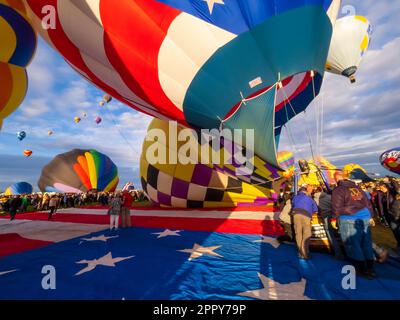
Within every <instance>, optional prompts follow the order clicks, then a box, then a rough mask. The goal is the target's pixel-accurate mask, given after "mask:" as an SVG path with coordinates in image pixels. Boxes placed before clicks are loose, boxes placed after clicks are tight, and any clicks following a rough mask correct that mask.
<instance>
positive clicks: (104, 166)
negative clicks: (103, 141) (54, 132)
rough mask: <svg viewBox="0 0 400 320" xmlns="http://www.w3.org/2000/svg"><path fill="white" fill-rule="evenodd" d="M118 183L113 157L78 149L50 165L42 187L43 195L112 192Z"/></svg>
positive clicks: (46, 168) (44, 174) (43, 171)
mask: <svg viewBox="0 0 400 320" xmlns="http://www.w3.org/2000/svg"><path fill="white" fill-rule="evenodd" d="M118 182H119V178H118V168H117V166H116V165H115V164H114V162H112V160H111V159H110V158H109V157H107V156H106V155H104V154H102V153H100V152H98V151H96V150H80V149H75V150H72V151H70V152H67V153H64V154H59V155H58V156H56V157H55V158H54V159H53V160H52V161H51V162H50V163H49V164H48V165H46V166H45V167H44V168H43V170H42V174H41V177H40V179H39V182H38V186H39V188H40V190H41V191H42V192H74V193H80V192H87V191H90V190H94V189H95V190H98V191H106V192H108V191H110V192H112V191H114V190H115V189H116V187H117V185H118Z"/></svg>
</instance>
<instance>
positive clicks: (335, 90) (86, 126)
mask: <svg viewBox="0 0 400 320" xmlns="http://www.w3.org/2000/svg"><path fill="white" fill-rule="evenodd" d="M347 5H353V7H354V9H355V12H356V13H357V14H359V15H364V16H367V17H368V18H369V20H370V21H371V23H372V25H373V30H374V33H373V41H372V45H371V47H370V50H369V52H368V53H367V55H366V56H365V58H364V61H363V63H362V65H361V70H359V72H358V82H357V83H356V84H354V85H350V83H349V81H348V80H347V79H345V78H342V77H337V76H331V75H327V76H326V77H325V80H324V84H323V88H322V93H321V95H320V97H319V98H317V99H316V101H315V102H314V103H313V104H312V105H311V106H310V107H309V108H308V111H307V114H306V115H304V114H302V115H299V116H297V118H295V119H294V120H292V121H291V122H290V125H289V128H290V131H291V135H292V137H293V140H294V141H291V140H292V139H290V135H289V133H288V131H287V130H286V131H284V132H283V134H282V141H281V145H280V150H292V151H294V153H295V155H296V157H297V158H305V157H310V156H311V148H310V143H309V142H308V138H307V135H306V134H305V132H306V131H307V130H308V131H309V132H310V135H311V138H312V145H313V148H314V151H315V152H316V153H319V154H321V155H323V156H325V157H327V158H328V159H329V160H330V161H331V162H332V163H333V164H335V165H337V166H339V167H340V166H343V165H344V164H346V163H349V162H357V163H360V164H361V165H363V166H364V167H365V168H366V169H367V170H368V171H369V172H371V173H380V174H381V175H386V174H387V173H388V172H387V171H386V170H385V169H383V168H382V167H381V166H380V165H379V161H378V157H379V155H380V154H381V153H382V152H383V151H385V150H387V149H390V148H393V147H397V146H399V145H400V86H399V85H400V65H399V64H398V59H399V58H398V57H399V54H400V24H399V23H398V17H399V16H400V1H392V0H380V1H376V0H364V1H355V0H353V1H347V0H345V1H344V6H347ZM345 8H346V7H345ZM28 72H29V79H30V88H29V92H28V96H27V98H26V100H25V102H24V103H23V105H22V106H21V107H20V108H19V109H18V111H17V112H15V113H14V114H13V115H12V116H10V117H9V118H7V120H6V121H5V123H4V126H3V130H2V131H1V133H0V190H2V189H4V188H6V187H7V186H8V185H10V184H12V183H15V182H17V181H22V180H23V181H27V182H30V183H31V184H33V185H34V186H35V187H36V183H37V180H38V178H39V176H40V172H41V168H42V167H43V166H44V165H45V164H46V163H48V162H49V161H50V160H51V159H52V158H53V157H54V156H55V155H57V154H59V153H63V152H66V151H69V150H71V149H73V148H83V149H85V148H94V149H97V150H99V151H100V152H103V153H105V154H107V155H109V156H110V157H111V158H112V159H113V161H114V162H115V163H116V164H117V165H118V167H119V171H120V177H121V184H123V183H125V182H127V181H133V182H135V183H137V184H138V181H139V168H138V167H139V163H138V162H139V161H138V160H139V156H140V152H141V145H142V141H143V138H144V135H145V132H146V128H147V126H148V124H149V123H150V121H151V118H150V117H148V116H145V115H143V114H140V113H138V112H136V111H134V110H132V109H130V108H128V107H126V106H124V105H123V104H121V103H119V102H117V101H113V102H112V103H111V104H110V105H108V106H107V107H103V108H101V107H99V105H98V103H99V101H101V98H102V96H103V93H102V92H101V91H99V90H97V89H96V88H95V87H93V86H91V85H90V84H89V83H87V82H86V81H85V80H83V79H81V78H80V77H79V76H78V75H77V74H75V72H74V71H73V70H72V69H71V68H70V67H69V66H68V65H67V64H66V63H65V62H64V61H63V60H62V58H60V57H59V56H58V55H57V54H56V53H55V52H54V51H53V50H52V49H51V48H50V47H48V46H47V44H45V43H44V42H43V41H40V43H39V47H38V51H37V55H36V57H35V60H34V62H33V63H32V64H31V66H30V67H29V69H28ZM320 110H323V116H324V117H323V134H322V135H321V136H322V140H321V139H319V140H321V141H320V143H318V141H317V136H318V135H317V124H318V123H320V122H319V121H317V120H316V119H317V118H318V116H319V115H320ZM84 113H86V114H87V116H86V117H84V116H83V115H84ZM75 116H79V117H81V118H82V121H81V122H80V123H79V124H75V123H74V117H75ZM96 116H101V117H102V118H103V122H102V123H101V124H100V125H97V124H96V123H95V122H94V119H95V118H96ZM21 130H24V131H26V132H27V133H28V136H27V138H26V139H25V140H24V141H22V142H19V141H18V140H17V139H16V132H18V131H21ZM49 130H52V131H53V132H54V135H53V136H51V137H49V136H48V135H47V132H48V131H49ZM24 149H31V150H33V152H34V154H33V156H32V157H31V158H25V157H24V156H23V150H24Z"/></svg>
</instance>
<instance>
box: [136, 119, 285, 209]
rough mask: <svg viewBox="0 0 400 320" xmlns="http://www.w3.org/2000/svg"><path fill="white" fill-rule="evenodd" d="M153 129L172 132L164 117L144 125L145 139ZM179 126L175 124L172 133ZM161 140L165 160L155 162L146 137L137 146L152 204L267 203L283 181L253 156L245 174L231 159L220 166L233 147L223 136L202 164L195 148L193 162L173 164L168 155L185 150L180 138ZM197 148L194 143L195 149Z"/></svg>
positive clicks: (143, 177) (193, 206)
mask: <svg viewBox="0 0 400 320" xmlns="http://www.w3.org/2000/svg"><path fill="white" fill-rule="evenodd" d="M154 129H156V130H160V131H161V132H164V133H165V136H166V137H170V135H169V134H172V133H171V130H170V128H169V123H168V122H167V121H163V120H159V119H154V120H153V121H152V122H151V124H150V125H149V128H148V135H149V136H148V137H150V133H151V132H152V131H153V130H154ZM182 129H183V127H178V128H177V132H176V135H177V136H179V135H180V133H181V132H182ZM158 132H159V131H158ZM192 137H194V136H192ZM193 139H197V138H196V137H194V138H193ZM162 140H163V139H162ZM162 140H160V141H159V143H161V146H162V147H164V146H165V148H166V149H165V150H167V152H166V157H167V159H166V161H160V162H158V163H157V162H154V161H152V160H151V153H152V148H153V146H154V145H153V142H152V141H151V139H149V138H146V140H145V142H144V144H143V150H142V156H141V160H140V173H141V181H142V187H143V190H144V191H145V192H146V193H147V195H148V197H149V198H150V200H152V202H153V203H154V204H157V205H160V206H163V207H181V208H211V207H237V206H258V205H267V206H273V204H274V199H276V198H277V197H278V195H277V192H279V190H280V187H281V184H282V183H283V181H284V179H282V172H279V171H278V170H277V169H276V168H274V167H273V166H271V165H269V164H268V163H266V162H264V161H262V160H261V159H260V158H258V157H255V159H254V166H255V169H254V171H253V172H251V173H245V170H244V168H240V166H238V164H237V163H235V162H234V161H232V164H226V163H225V161H224V160H223V157H224V155H225V152H227V153H228V155H230V156H228V157H229V158H231V157H232V153H233V152H232V150H234V149H236V147H237V146H236V145H231V144H229V143H228V142H227V140H225V141H224V145H222V146H221V147H222V149H221V152H220V154H219V155H217V158H218V159H220V161H211V159H210V161H209V162H208V163H207V164H204V162H206V161H203V163H200V162H201V161H200V158H201V154H200V152H196V153H195V154H193V155H192V156H193V158H192V160H193V162H194V163H193V164H190V163H189V164H182V162H181V161H176V162H175V164H174V161H172V157H174V158H176V159H178V160H179V156H180V155H182V154H184V153H185V152H184V151H182V147H183V146H184V145H185V142H177V145H174V144H173V145H170V142H169V141H170V140H169V139H165V144H163V142H161V141H162ZM195 141H198V140H195ZM200 148H201V147H200V145H199V144H198V142H196V144H195V149H196V150H198V149H200ZM207 150H208V151H207V153H206V154H208V155H209V156H210V157H212V155H215V153H216V150H215V148H213V147H212V146H208V147H207ZM203 154H204V153H203ZM272 180H274V182H272Z"/></svg>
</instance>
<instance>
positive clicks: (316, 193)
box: [278, 172, 400, 279]
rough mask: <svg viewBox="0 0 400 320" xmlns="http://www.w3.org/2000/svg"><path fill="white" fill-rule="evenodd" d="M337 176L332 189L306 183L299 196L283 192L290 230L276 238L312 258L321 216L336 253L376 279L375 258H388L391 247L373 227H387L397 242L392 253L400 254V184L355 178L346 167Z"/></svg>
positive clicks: (284, 218) (286, 224)
mask: <svg viewBox="0 0 400 320" xmlns="http://www.w3.org/2000/svg"><path fill="white" fill-rule="evenodd" d="M335 180H336V181H337V185H335V186H332V187H331V188H329V190H328V188H326V189H325V190H324V189H323V188H321V187H319V186H311V185H304V186H302V187H301V188H300V190H299V191H298V192H297V194H296V195H294V194H292V193H289V192H282V193H281V195H280V200H279V204H280V206H281V213H280V220H281V223H282V225H283V226H284V229H285V231H286V235H285V236H282V237H280V238H278V240H279V241H281V242H284V241H293V242H296V245H297V248H298V252H299V257H300V258H301V259H310V250H309V246H310V239H311V236H312V227H311V219H312V217H313V216H314V215H318V216H319V217H320V219H321V220H322V221H323V226H324V229H325V233H326V235H327V238H328V240H329V242H330V245H331V248H332V250H333V252H334V254H335V257H336V258H337V259H340V260H341V259H347V260H349V261H350V262H351V263H352V264H353V265H354V267H355V269H356V271H357V273H358V274H359V275H361V276H363V277H366V278H368V279H373V278H375V277H376V273H375V271H374V262H375V261H378V262H384V261H385V260H386V258H387V255H388V250H386V249H385V248H381V247H380V246H378V245H377V244H376V243H374V242H373V240H372V234H371V227H373V226H375V224H376V223H380V224H382V225H383V226H384V227H387V228H388V230H390V231H391V232H392V233H393V236H394V238H395V240H396V241H397V248H396V249H395V251H394V253H395V254H396V255H397V256H398V255H399V254H400V183H399V181H398V180H395V179H387V180H386V181H382V182H367V183H362V182H360V183H357V182H355V181H351V180H349V177H348V176H347V175H346V174H345V173H343V172H337V173H336V174H335ZM340 243H341V244H342V245H343V248H344V251H342V246H341V245H340Z"/></svg>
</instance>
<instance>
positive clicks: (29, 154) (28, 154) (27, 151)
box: [24, 150, 33, 158]
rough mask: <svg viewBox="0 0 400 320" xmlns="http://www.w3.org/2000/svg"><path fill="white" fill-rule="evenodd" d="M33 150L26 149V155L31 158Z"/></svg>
mask: <svg viewBox="0 0 400 320" xmlns="http://www.w3.org/2000/svg"><path fill="white" fill-rule="evenodd" d="M32 153H33V151H32V150H24V156H25V157H27V158H29V157H30V156H31V155H32Z"/></svg>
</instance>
